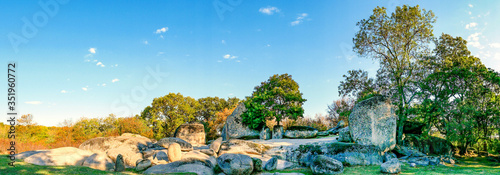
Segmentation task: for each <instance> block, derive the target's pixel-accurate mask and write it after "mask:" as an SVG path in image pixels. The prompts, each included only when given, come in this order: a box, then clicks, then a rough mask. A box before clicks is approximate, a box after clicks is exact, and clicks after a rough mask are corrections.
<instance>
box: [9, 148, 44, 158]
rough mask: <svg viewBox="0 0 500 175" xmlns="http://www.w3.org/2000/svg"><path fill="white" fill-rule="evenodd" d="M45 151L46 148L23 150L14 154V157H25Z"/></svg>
mask: <svg viewBox="0 0 500 175" xmlns="http://www.w3.org/2000/svg"><path fill="white" fill-rule="evenodd" d="M47 151H48V150H35V151H25V152H22V153H18V154H16V155H15V156H14V157H16V159H25V158H26V157H29V156H32V155H34V154H38V153H41V152H47Z"/></svg>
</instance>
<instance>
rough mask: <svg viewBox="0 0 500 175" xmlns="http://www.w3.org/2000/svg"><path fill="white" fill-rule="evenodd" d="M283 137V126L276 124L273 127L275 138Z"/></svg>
mask: <svg viewBox="0 0 500 175" xmlns="http://www.w3.org/2000/svg"><path fill="white" fill-rule="evenodd" d="M282 138H283V126H281V125H276V126H274V127H273V139H282Z"/></svg>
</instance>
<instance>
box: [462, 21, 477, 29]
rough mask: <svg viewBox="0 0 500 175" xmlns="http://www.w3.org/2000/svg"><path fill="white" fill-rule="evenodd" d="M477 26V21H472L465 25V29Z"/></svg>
mask: <svg viewBox="0 0 500 175" xmlns="http://www.w3.org/2000/svg"><path fill="white" fill-rule="evenodd" d="M476 26H477V23H475V22H471V23H469V24H467V25H465V29H472V28H475V27H476Z"/></svg>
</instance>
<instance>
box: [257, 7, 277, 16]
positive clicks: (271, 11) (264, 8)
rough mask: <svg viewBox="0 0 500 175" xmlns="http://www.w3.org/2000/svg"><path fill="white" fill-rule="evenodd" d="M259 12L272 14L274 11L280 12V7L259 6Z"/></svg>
mask: <svg viewBox="0 0 500 175" xmlns="http://www.w3.org/2000/svg"><path fill="white" fill-rule="evenodd" d="M259 12H260V13H263V14H266V15H272V14H274V13H278V12H280V9H278V8H276V7H271V6H267V7H262V8H260V9H259Z"/></svg>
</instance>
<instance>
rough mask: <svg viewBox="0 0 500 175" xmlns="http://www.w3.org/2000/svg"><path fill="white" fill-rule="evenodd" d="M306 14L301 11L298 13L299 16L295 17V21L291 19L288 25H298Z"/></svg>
mask: <svg viewBox="0 0 500 175" xmlns="http://www.w3.org/2000/svg"><path fill="white" fill-rule="evenodd" d="M307 16H308V14H307V13H302V14H299V16H298V17H297V18H296V19H295V21H292V22H291V23H290V25H292V26H296V25H299V24H300V23H302V22H304V19H305V18H306V17H307Z"/></svg>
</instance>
